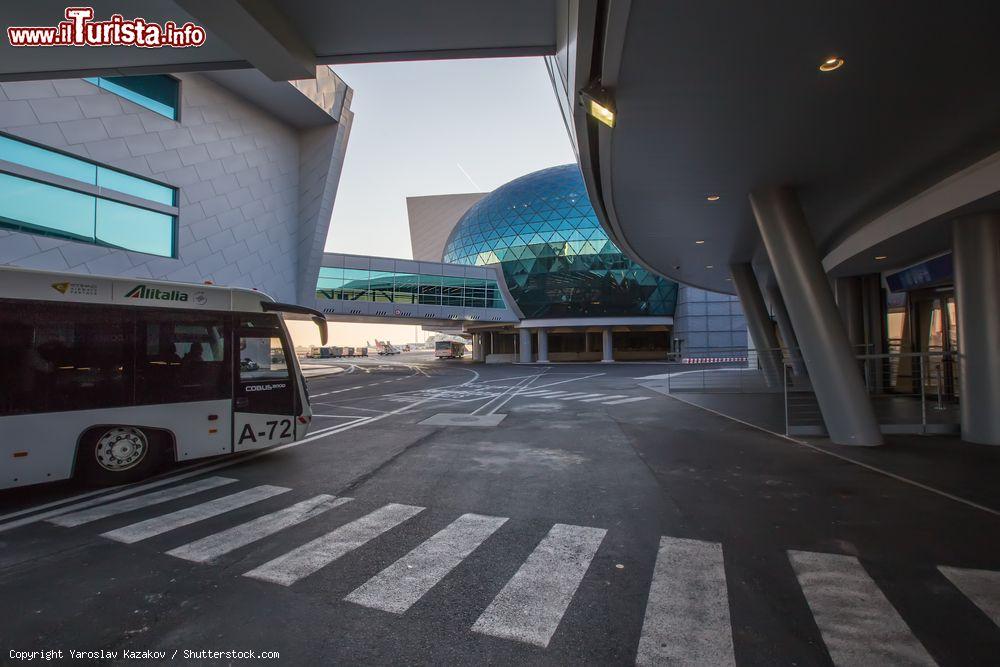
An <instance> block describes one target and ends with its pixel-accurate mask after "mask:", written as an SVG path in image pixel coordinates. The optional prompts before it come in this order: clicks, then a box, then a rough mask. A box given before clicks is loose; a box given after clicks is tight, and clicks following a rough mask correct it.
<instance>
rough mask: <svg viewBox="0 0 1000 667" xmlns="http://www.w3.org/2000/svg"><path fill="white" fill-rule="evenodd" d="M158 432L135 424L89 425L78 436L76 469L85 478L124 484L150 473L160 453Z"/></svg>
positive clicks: (98, 482)
mask: <svg viewBox="0 0 1000 667" xmlns="http://www.w3.org/2000/svg"><path fill="white" fill-rule="evenodd" d="M161 440H162V436H161V434H160V433H158V432H155V431H150V430H147V429H142V428H138V427H136V426H121V425H109V426H100V427H98V428H94V429H90V430H89V431H87V432H86V433H84V434H83V437H82V438H80V447H79V451H78V452H77V470H78V471H79V472H80V476H81V477H82V478H83V479H84V480H86V481H87V482H91V483H94V484H101V485H110V484H126V483H128V482H135V481H137V480H140V479H143V478H145V477H148V476H149V475H151V474H152V473H153V472H154V471H155V470H156V469H157V467H158V466H159V464H160V461H161V456H162V451H163V449H162V443H161Z"/></svg>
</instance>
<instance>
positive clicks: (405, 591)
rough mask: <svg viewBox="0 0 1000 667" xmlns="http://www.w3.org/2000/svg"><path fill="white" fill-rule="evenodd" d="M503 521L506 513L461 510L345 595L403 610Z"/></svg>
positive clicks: (375, 605)
mask: <svg viewBox="0 0 1000 667" xmlns="http://www.w3.org/2000/svg"><path fill="white" fill-rule="evenodd" d="M506 521H507V519H506V518H505V517H496V516H483V515H481V514H463V515H462V516H460V517H459V518H458V519H456V520H455V521H453V522H452V523H451V524H450V525H448V526H447V527H446V528H444V529H443V530H441V531H440V532H438V533H436V534H435V535H433V536H432V537H431V538H430V539H428V540H427V541H426V542H424V543H423V544H421V545H420V546H418V547H417V548H416V549H414V550H413V551H411V552H410V553H408V554H406V555H405V556H403V557H402V558H400V559H399V560H398V561H396V562H395V563H393V564H392V565H390V566H389V567H387V568H386V569H384V570H382V571H381V572H380V573H378V574H377V575H375V576H374V577H372V578H371V579H369V580H368V581H367V582H365V583H364V584H362V585H361V586H360V587H358V588H357V589H355V590H354V592H352V593H351V594H350V595H348V596H347V597H346V598H345V599H346V600H348V601H350V602H354V603H355V604H360V605H363V606H365V607H371V608H373V609H381V610H382V611H390V612H393V613H396V614H402V613H403V612H405V611H406V610H407V609H409V608H410V607H412V606H413V605H414V604H415V603H416V602H417V600H419V599H420V598H421V597H423V596H424V594H426V593H427V591H429V590H430V589H431V588H433V587H434V586H435V585H437V583H438V582H439V581H441V580H442V579H443V578H444V577H445V575H447V574H448V573H449V572H451V571H452V570H453V569H455V568H456V567H457V566H458V564H459V563H461V562H462V561H463V560H465V558H466V557H468V555H469V554H471V553H472V552H473V551H474V550H475V549H476V548H477V547H478V546H479V545H480V544H482V543H483V542H484V541H485V540H486V538H488V537H489V536H490V535H492V534H493V533H494V532H496V531H497V529H498V528H500V526H502V525H503V524H504V523H505V522H506Z"/></svg>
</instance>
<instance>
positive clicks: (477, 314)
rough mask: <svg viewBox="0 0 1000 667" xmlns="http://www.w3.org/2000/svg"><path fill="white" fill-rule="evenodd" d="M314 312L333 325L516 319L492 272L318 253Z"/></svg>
mask: <svg viewBox="0 0 1000 667" xmlns="http://www.w3.org/2000/svg"><path fill="white" fill-rule="evenodd" d="M316 308H317V310H320V311H322V312H323V313H325V314H326V316H327V319H329V320H331V321H336V322H384V323H390V324H435V325H442V324H444V325H451V326H455V325H457V324H459V323H473V322H481V323H511V324H514V323H517V322H519V321H520V319H521V318H520V313H519V312H518V311H517V310H516V308H517V306H516V305H515V303H514V300H513V299H512V298H511V296H510V293H509V292H508V291H507V286H506V283H505V282H504V279H503V273H502V271H501V270H500V268H499V267H494V266H466V265H464V264H443V263H439V262H417V261H413V260H407V259H392V258H388V257H370V256H364V255H344V254H340V253H324V255H323V263H322V266H321V268H320V270H319V278H318V280H317V283H316Z"/></svg>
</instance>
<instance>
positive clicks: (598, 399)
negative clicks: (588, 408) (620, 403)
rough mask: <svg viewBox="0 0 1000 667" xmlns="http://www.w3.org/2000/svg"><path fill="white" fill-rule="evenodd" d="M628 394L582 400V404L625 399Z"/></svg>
mask: <svg viewBox="0 0 1000 667" xmlns="http://www.w3.org/2000/svg"><path fill="white" fill-rule="evenodd" d="M627 395H628V394H610V395H608V396H599V397H597V398H582V399H580V402H581V403H594V402H596V401H607V400H609V399H612V398H625V397H626V396H627Z"/></svg>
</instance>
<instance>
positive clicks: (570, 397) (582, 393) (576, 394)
mask: <svg viewBox="0 0 1000 667" xmlns="http://www.w3.org/2000/svg"><path fill="white" fill-rule="evenodd" d="M584 396H589V393H588V392H585V391H578V392H574V393H572V394H563V395H562V396H556V397H555V398H556V399H558V400H560V401H572V400H576V399H578V398H583V397H584Z"/></svg>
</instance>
